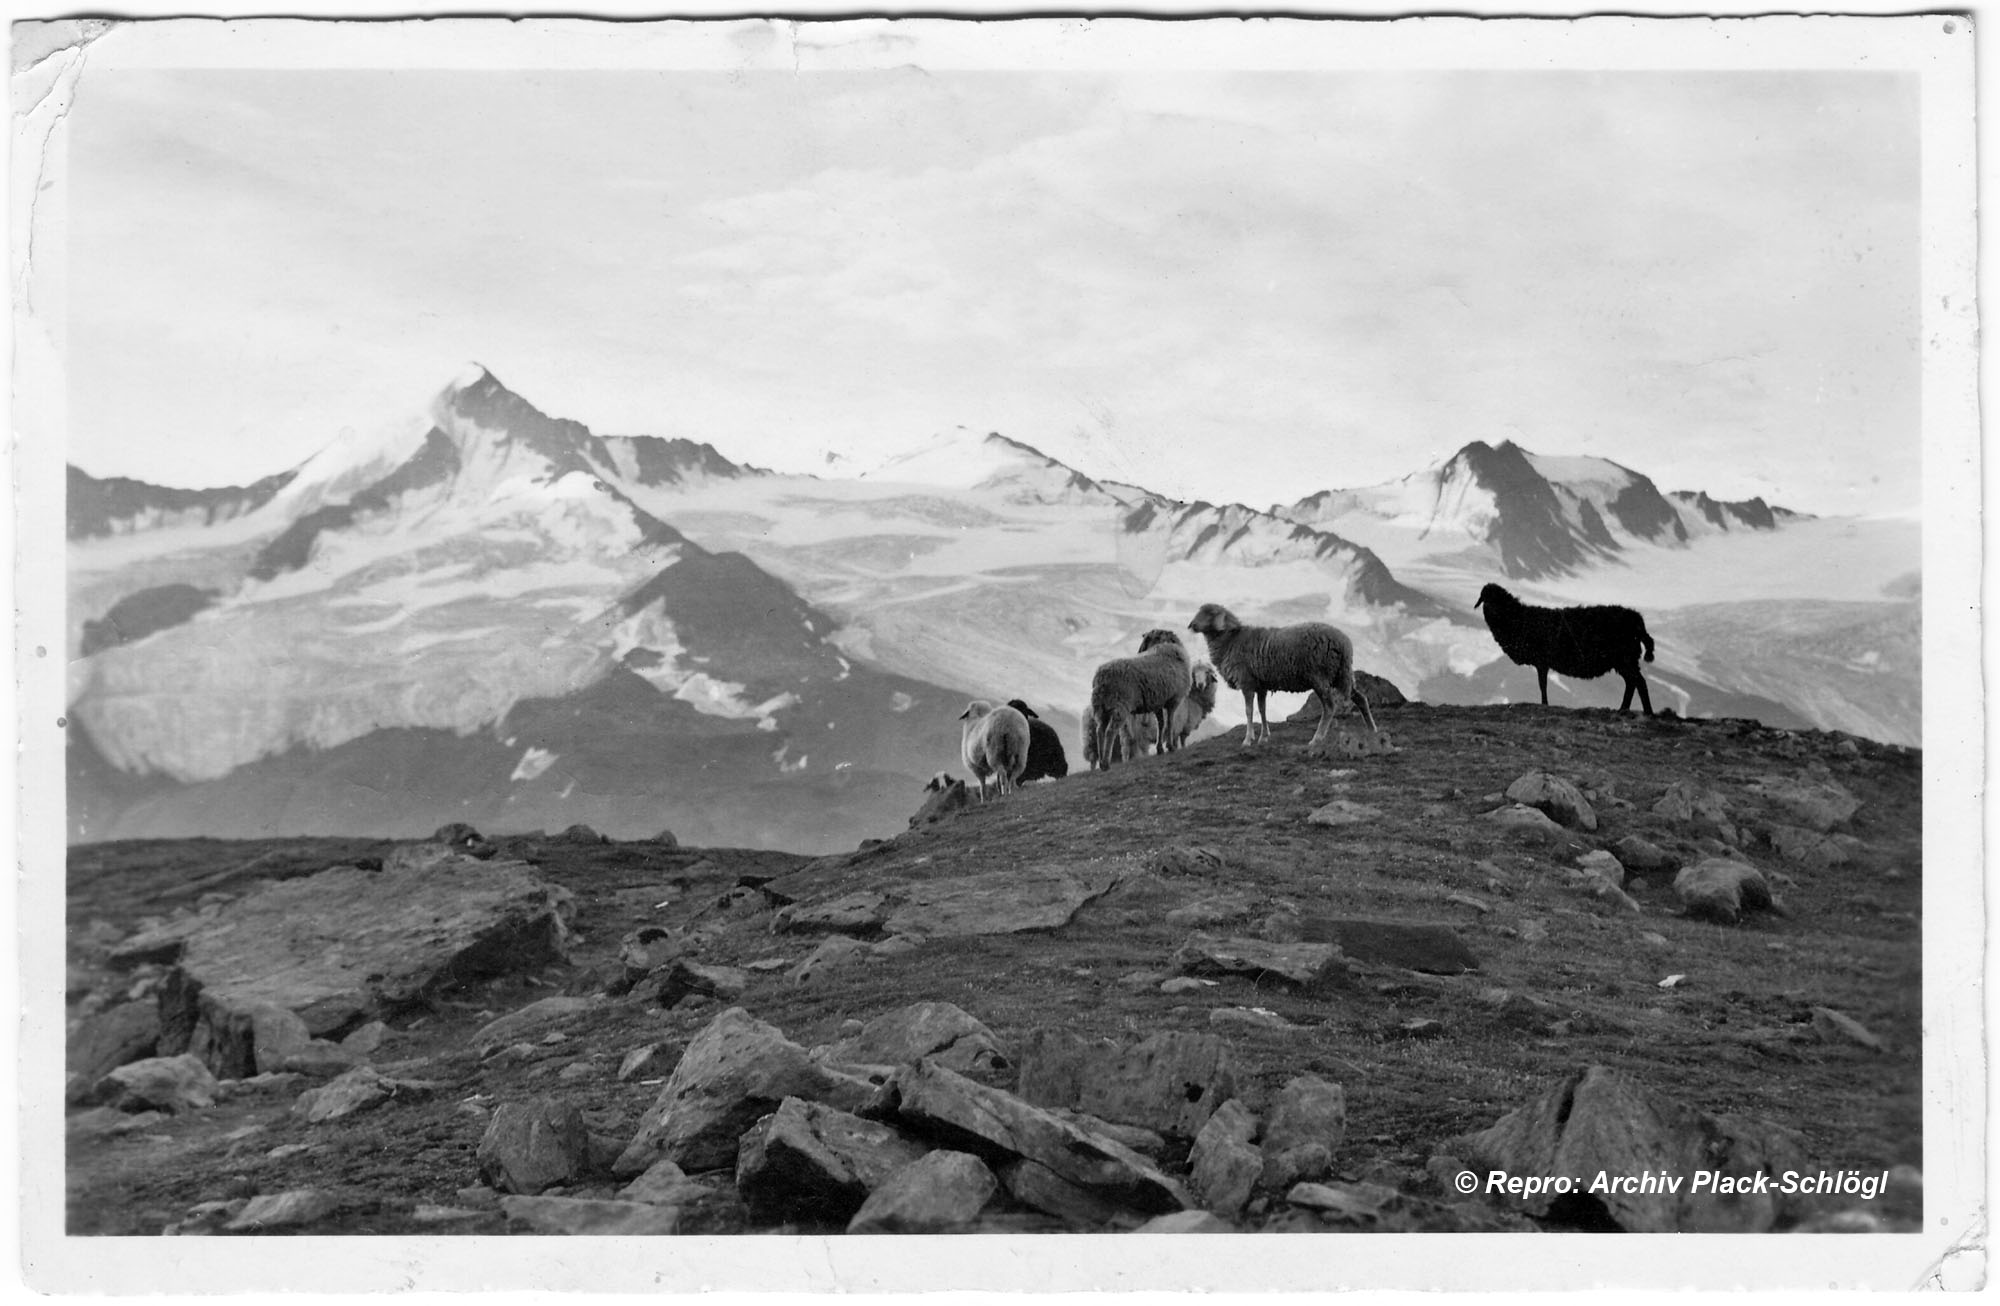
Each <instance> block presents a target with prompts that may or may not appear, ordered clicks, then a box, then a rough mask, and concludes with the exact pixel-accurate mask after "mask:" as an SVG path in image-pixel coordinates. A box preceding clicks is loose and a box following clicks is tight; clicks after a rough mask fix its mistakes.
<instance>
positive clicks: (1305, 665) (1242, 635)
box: [1188, 603, 1381, 748]
mask: <svg viewBox="0 0 2000 1306" xmlns="http://www.w3.org/2000/svg"><path fill="white" fill-rule="evenodd" d="M1188 629H1189V630H1192V631H1195V632H1196V633H1198V634H1200V635H1201V636H1203V637H1204V638H1206V639H1207V640H1208V656H1209V660H1210V661H1211V662H1213V663H1215V669H1216V671H1217V673H1218V674H1220V675H1221V677H1222V679H1223V681H1224V682H1225V683H1226V684H1228V686H1229V687H1230V688H1231V689H1236V690H1241V691H1242V693H1243V716H1244V726H1243V746H1244V747H1245V748H1248V747H1250V746H1251V745H1252V744H1254V743H1256V742H1257V741H1258V739H1259V738H1260V737H1261V738H1263V739H1265V740H1268V739H1270V737H1271V718H1270V717H1269V715H1268V714H1267V713H1266V711H1265V706H1264V696H1265V695H1266V694H1268V693H1270V692H1272V691H1273V690H1276V691H1278V692H1280V693H1299V692H1301V691H1310V692H1311V693H1312V694H1313V695H1314V696H1315V697H1317V698H1318V699H1319V701H1320V715H1319V729H1317V730H1315V731H1313V737H1312V742H1311V743H1309V744H1308V745H1307V747H1308V748H1312V747H1315V746H1317V745H1318V744H1320V743H1321V742H1323V741H1324V740H1325V739H1326V736H1327V733H1328V732H1329V731H1330V730H1331V729H1332V727H1333V715H1334V703H1335V702H1336V699H1335V694H1336V693H1337V694H1338V695H1339V697H1340V699H1342V700H1345V701H1347V702H1350V703H1353V704H1354V706H1356V707H1358V708H1360V709H1361V715H1362V716H1363V717H1364V718H1366V719H1367V721H1368V728H1369V729H1370V730H1373V731H1375V732H1377V733H1378V734H1379V733H1380V732H1381V727H1380V726H1378V725H1376V724H1375V714H1374V713H1373V712H1372V711H1370V710H1369V708H1368V700H1367V698H1365V697H1363V695H1362V693H1361V691H1360V690H1359V689H1357V688H1355V685H1354V641H1353V640H1350V639H1349V638H1348V637H1347V636H1346V635H1345V634H1344V633H1343V632H1341V631H1339V630H1337V629H1335V628H1334V627H1332V626H1329V625H1327V624H1326V623H1325V622H1323V621H1306V622H1301V623H1299V624H1298V625H1295V626H1246V625H1244V624H1243V623H1242V622H1241V621H1238V620H1237V619H1236V614H1235V613H1233V612H1231V611H1230V610H1229V609H1228V608H1225V607H1223V606H1222V605H1221V604H1220V603H1204V604H1202V605H1201V610H1200V611H1198V612H1196V613H1195V614H1194V620H1193V621H1190V622H1189V623H1188ZM1252 699H1255V700H1256V709H1257V710H1256V713H1255V715H1254V716H1253V715H1252V713H1251V710H1250V709H1251V700H1252ZM1260 719H1261V720H1262V722H1263V732H1262V734H1261V736H1260V735H1259V733H1258V729H1257V726H1258V721H1259V720H1260Z"/></svg>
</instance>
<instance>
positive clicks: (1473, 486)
mask: <svg viewBox="0 0 2000 1306" xmlns="http://www.w3.org/2000/svg"><path fill="white" fill-rule="evenodd" d="M1273 511H1275V512H1277V513H1280V514H1282V515H1284V516H1288V517H1291V518H1293V519H1294V520H1298V521H1302V522H1307V523H1310V524H1313V525H1319V526H1327V527H1331V528H1333V529H1337V530H1340V531H1342V532H1344V533H1349V534H1352V535H1354V536H1356V537H1357V538H1360V539H1363V540H1369V539H1371V538H1372V537H1374V536H1375V535H1376V533H1377V532H1378V531H1379V532H1388V533H1400V534H1402V535H1404V536H1406V537H1410V538H1413V539H1414V540H1416V541H1420V542H1421V543H1422V544H1423V546H1424V547H1425V548H1426V549H1427V550H1429V551H1431V552H1450V551H1453V550H1463V549H1466V548H1473V549H1482V550H1485V551H1488V552H1490V553H1491V555H1492V556H1493V560H1494V562H1495V563H1497V565H1498V567H1499V569H1500V571H1501V572H1502V573H1503V574H1504V575H1507V576H1511V577H1516V578H1520V579H1538V578H1544V577H1552V576H1563V575H1569V574H1572V573H1574V572H1576V571H1578V570H1579V569H1581V568H1584V567H1587V566H1589V565H1590V564H1591V563H1593V562H1596V561H1599V560H1603V559H1608V558H1615V557H1617V556H1618V555H1619V554H1621V553H1622V552H1623V551H1624V550H1625V549H1626V548H1627V546H1628V545H1630V544H1631V543H1633V542H1637V541H1644V542H1647V543H1652V544H1662V545H1684V544H1686V543H1688V542H1689V541H1690V540H1691V539H1693V538H1695V537H1696V536H1698V535H1703V534H1709V533H1713V532H1716V531H1728V530H1744V529H1749V530H1773V529H1776V528H1777V527H1778V526H1779V525H1781V524H1782V523H1783V522H1785V521H1788V520H1792V519H1796V518H1798V517H1799V516H1800V514H1797V513H1793V512H1790V511H1789V510H1786V509H1782V508H1778V509H1772V508H1770V507H1768V506H1766V505H1765V504H1764V502H1763V501H1762V500H1761V499H1756V500H1751V501H1749V502H1747V503H1719V502H1717V501H1715V500H1711V499H1710V498H1709V497H1708V496H1707V495H1706V494H1697V493H1694V492H1688V491H1681V492H1676V493H1675V494H1674V495H1672V496H1668V495H1664V494H1662V493H1661V492H1660V490H1659V487H1658V486H1656V485H1655V484H1654V483H1653V482H1652V480H1651V479H1650V478H1648V477H1646V476H1644V475H1641V474H1640V473H1638V472H1635V471H1633V470H1631V469H1630V468H1628V467H1624V466H1621V465H1620V464H1618V463H1615V462H1612V461H1610V460H1609V459H1606V458H1591V457H1548V456H1544V455H1541V454H1535V453H1531V452H1529V451H1528V450H1526V449H1523V448H1522V447H1521V446H1520V445H1518V444H1515V443H1514V442H1513V441H1511V440H1506V441H1502V442H1501V443H1500V444H1499V445H1497V446H1496V445H1489V444H1487V443H1485V442H1484V441H1480V440H1475V441H1472V442H1471V443H1469V444H1467V445H1466V446H1465V447H1463V448H1462V449H1460V450H1459V451H1458V452H1457V453H1455V454H1453V455H1452V456H1451V457H1450V458H1448V459H1446V460H1445V461H1444V462H1442V463H1438V464H1435V465H1433V466H1431V467H1429V468H1426V469H1424V470H1423V471H1420V472H1415V473H1412V474H1411V475H1409V476H1405V477H1403V478H1401V479H1400V480H1395V481H1390V482H1387V483H1385V484H1382V485H1377V486H1370V487H1366V488H1363V489H1357V490H1323V491H1321V492H1320V493H1318V494H1313V495H1309V496H1307V497H1306V498H1304V499H1301V500H1299V501H1298V502H1297V503H1295V504H1293V505H1291V506H1290V507H1285V506H1282V505H1280V506H1278V507H1276V508H1274V509H1273Z"/></svg>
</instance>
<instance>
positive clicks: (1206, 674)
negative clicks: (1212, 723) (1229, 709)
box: [1141, 662, 1215, 749]
mask: <svg viewBox="0 0 2000 1306" xmlns="http://www.w3.org/2000/svg"><path fill="white" fill-rule="evenodd" d="M1214 711H1215V668H1214V667H1212V666H1210V665H1208V663H1206V662H1202V663H1197V664H1196V666H1195V669H1194V684H1193V686H1192V687H1191V688H1190V689H1189V690H1188V696H1187V697H1186V698H1184V699H1182V700H1181V705H1180V706H1179V707H1178V708H1176V709H1174V717H1173V721H1172V722H1171V723H1170V725H1171V728H1170V729H1169V730H1168V731H1167V737H1168V738H1169V739H1171V740H1172V741H1173V746H1174V747H1175V748H1177V749H1178V748H1186V747H1187V741H1188V737H1189V736H1190V735H1192V734H1194V732H1195V730H1196V729H1197V728H1198V727H1199V726H1200V725H1201V723H1202V722H1204V721H1206V720H1208V718H1209V716H1210V715H1211V714H1212V713H1213V712H1214ZM1147 725H1148V727H1150V728H1149V729H1148V730H1146V731H1143V732H1141V733H1142V735H1143V740H1142V742H1144V743H1148V744H1157V743H1158V742H1159V730H1158V728H1157V727H1154V726H1153V725H1152V721H1151V719H1150V718H1148V720H1147Z"/></svg>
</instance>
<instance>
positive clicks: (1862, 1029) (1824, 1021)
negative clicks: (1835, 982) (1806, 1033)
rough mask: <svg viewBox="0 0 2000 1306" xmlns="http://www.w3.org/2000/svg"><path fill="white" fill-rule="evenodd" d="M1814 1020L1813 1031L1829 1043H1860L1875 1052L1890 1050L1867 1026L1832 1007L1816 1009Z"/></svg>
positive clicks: (1814, 1009)
mask: <svg viewBox="0 0 2000 1306" xmlns="http://www.w3.org/2000/svg"><path fill="white" fill-rule="evenodd" d="M1812 1018H1813V1031H1814V1032H1815V1033H1817V1034H1818V1035H1819V1036H1820V1038H1821V1039H1823V1040H1824V1041H1826V1042H1828V1043H1842V1042H1846V1043H1858V1044H1860V1045H1861V1046H1862V1047H1865V1048H1867V1049H1869V1050H1870V1051H1873V1052H1885V1051H1887V1050H1888V1049H1887V1048H1886V1047H1885V1046H1884V1045H1883V1043H1882V1040H1881V1039H1880V1038H1879V1037H1877V1036H1876V1035H1875V1034H1873V1033H1871V1032H1870V1031H1869V1029H1868V1027H1867V1026H1865V1025H1863V1024H1862V1023H1861V1022H1860V1021H1858V1020H1856V1019H1854V1017H1852V1016H1849V1015H1845V1014H1843V1013H1841V1012H1838V1011H1835V1010H1834V1009H1833V1008H1831V1007H1814V1008H1813V1009H1812Z"/></svg>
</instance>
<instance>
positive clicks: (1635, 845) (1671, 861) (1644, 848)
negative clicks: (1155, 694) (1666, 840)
mask: <svg viewBox="0 0 2000 1306" xmlns="http://www.w3.org/2000/svg"><path fill="white" fill-rule="evenodd" d="M1611 855H1612V856H1613V857H1616V858H1617V859H1618V861H1619V864H1620V865H1622V866H1624V868H1625V869H1626V870H1628V871H1631V872H1633V873H1635V874H1646V873H1649V872H1653V871H1672V870H1678V869H1679V868H1680V861H1679V860H1678V859H1677V858H1675V857H1673V856H1672V855H1671V854H1669V853H1666V852H1664V851H1662V850H1661V849H1660V848H1659V847H1658V846H1657V845H1655V844H1651V843H1648V842H1647V841H1646V840H1644V839H1641V838H1640V837H1639V836H1638V835H1636V834H1628V835H1626V836H1625V837H1624V838H1623V839H1620V840H1619V841H1618V842H1617V843H1614V844H1612V845H1611Z"/></svg>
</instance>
